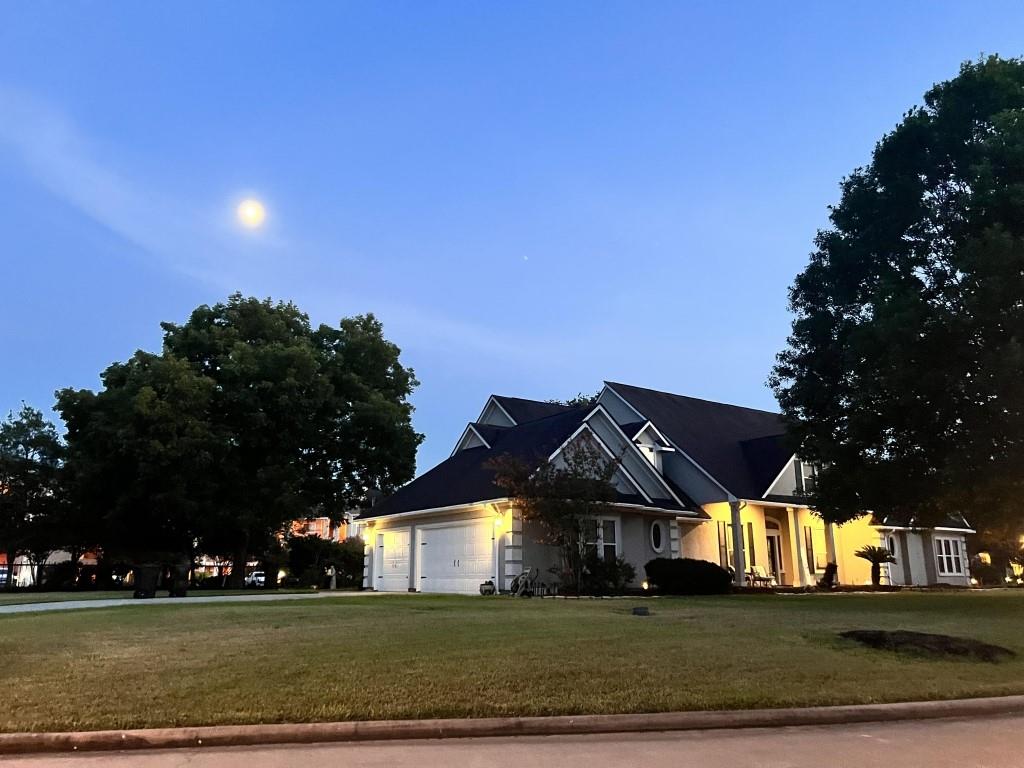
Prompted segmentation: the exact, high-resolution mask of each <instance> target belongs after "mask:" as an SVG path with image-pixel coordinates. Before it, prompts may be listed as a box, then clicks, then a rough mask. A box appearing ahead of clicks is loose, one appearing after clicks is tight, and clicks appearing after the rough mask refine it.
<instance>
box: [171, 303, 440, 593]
mask: <svg viewBox="0 0 1024 768" xmlns="http://www.w3.org/2000/svg"><path fill="white" fill-rule="evenodd" d="M163 328H164V331H165V336H164V350H165V355H168V356H171V357H174V358H177V359H180V360H184V361H187V362H188V363H189V364H190V365H191V366H192V367H193V369H194V370H196V371H197V372H198V373H199V374H200V375H202V376H203V377H204V378H206V379H208V380H209V381H211V382H212V383H213V387H214V389H213V396H212V402H211V406H210V416H209V418H210V424H211V428H212V429H213V430H214V431H215V432H217V433H218V434H219V435H221V438H222V440H223V442H224V445H225V453H224V455H223V457H222V459H221V460H220V461H219V462H218V465H217V467H216V469H215V476H216V478H217V488H218V491H219V492H218V499H217V505H216V506H217V515H216V517H215V518H214V519H213V520H211V521H210V523H211V524H210V525H208V526H206V529H205V533H204V535H203V543H204V545H205V547H206V549H207V550H210V551H222V552H225V553H226V554H229V555H230V556H231V557H232V560H233V562H234V563H235V566H236V567H235V568H234V569H233V570H232V578H233V580H234V582H235V583H236V584H238V585H240V584H241V579H242V576H243V571H244V567H239V566H240V564H244V562H245V560H246V559H247V557H248V556H249V555H250V554H259V553H261V552H262V551H264V550H265V549H266V548H267V547H268V545H270V544H271V543H272V542H273V541H274V540H275V539H276V537H277V536H278V535H280V534H281V533H282V532H283V529H284V527H285V525H286V524H287V523H288V522H289V521H291V520H295V519H298V518H302V517H308V516H314V515H315V516H321V515H324V516H328V517H331V518H332V519H334V520H339V519H341V518H342V517H343V516H344V514H345V511H346V510H348V509H352V508H354V507H356V506H358V505H360V504H362V503H364V502H365V501H366V499H367V497H368V495H369V494H370V492H371V491H373V490H379V491H383V492H390V491H392V490H394V489H395V488H396V487H397V486H398V485H400V484H402V483H404V482H406V481H407V480H409V479H411V477H412V475H413V473H414V471H415V457H416V448H417V446H418V445H419V443H420V441H421V440H422V436H421V435H419V434H417V433H416V432H415V431H414V430H413V428H412V423H411V416H412V405H411V404H410V403H409V402H408V397H409V395H410V394H411V393H412V390H413V388H414V387H415V386H416V385H417V384H418V382H417V381H416V378H415V376H414V375H413V372H412V370H411V369H408V368H406V367H404V366H403V365H402V363H401V362H400V360H399V349H398V347H397V346H395V345H394V344H392V343H391V342H389V341H387V339H385V338H384V334H383V328H382V326H381V324H380V323H379V322H378V321H377V320H376V319H375V318H374V317H373V316H372V315H366V316H359V317H354V318H347V319H344V320H342V321H341V322H340V324H339V326H338V327H337V328H334V327H331V326H326V325H322V326H320V327H319V328H317V329H313V328H312V327H311V326H310V323H309V318H308V317H307V316H306V315H305V314H304V313H302V312H301V311H300V310H299V309H298V308H297V307H296V306H295V305H294V304H291V303H285V302H278V303H275V302H273V301H271V300H269V299H266V300H263V301H261V300H258V299H254V298H244V297H242V296H241V295H239V294H235V295H232V296H231V297H230V298H229V299H228V301H227V302H224V303H220V304H216V305H214V306H212V307H210V306H202V307H199V308H198V309H196V310H195V311H194V312H193V313H192V315H191V317H190V318H189V319H188V321H187V322H186V323H184V324H182V325H175V324H172V323H164V324H163ZM270 548H271V549H273V547H270ZM271 570H272V571H273V573H274V574H276V572H277V570H276V568H272V569H271ZM267 575H268V579H271V580H272V579H273V575H272V574H271V573H270V572H269V571H268V574H267Z"/></svg>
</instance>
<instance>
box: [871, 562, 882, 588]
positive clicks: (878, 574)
mask: <svg viewBox="0 0 1024 768" xmlns="http://www.w3.org/2000/svg"><path fill="white" fill-rule="evenodd" d="M881 583H882V564H881V563H872V564H871V584H872V585H874V586H876V587H877V586H879V585H880V584H881Z"/></svg>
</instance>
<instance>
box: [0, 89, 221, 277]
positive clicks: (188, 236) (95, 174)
mask: <svg viewBox="0 0 1024 768" xmlns="http://www.w3.org/2000/svg"><path fill="white" fill-rule="evenodd" d="M0 115H2V116H3V119H2V120H0V151H3V150H7V151H9V152H11V153H12V154H13V155H14V157H15V158H16V159H17V160H19V161H20V162H21V163H22V164H23V165H24V167H25V169H26V171H27V172H28V173H29V174H30V175H31V176H32V177H33V178H34V179H35V180H36V181H37V182H38V183H39V184H41V185H42V186H43V187H45V188H46V189H47V190H49V191H50V193H51V194H53V195H54V196H56V197H58V198H60V199H62V200H64V201H65V202H67V203H69V204H70V205H72V206H74V207H75V208H77V209H78V210H79V211H81V212H82V213H83V214H85V215H86V216H88V217H89V218H91V219H92V220H93V221H95V222H97V223H98V224H100V225H102V226H104V227H106V228H108V229H109V230H111V231H112V232H114V233H116V234H117V235H119V236H120V237H122V238H124V239H125V240H126V241H128V242H130V243H132V244H133V245H135V246H137V247H138V248H140V249H141V250H142V251H144V252H145V253H147V254H148V255H150V256H152V257H154V258H156V259H159V260H160V261H161V262H162V263H163V264H164V265H165V266H167V267H169V268H171V269H174V270H176V271H179V272H182V273H184V274H187V275H189V276H191V277H194V278H197V279H200V280H203V281H206V282H214V283H218V284H220V283H224V282H225V281H226V280H229V270H225V269H224V267H225V266H228V267H229V268H230V262H231V261H233V259H232V256H233V251H234V250H235V249H233V248H231V247H230V244H229V243H227V242H224V239H223V237H218V235H217V233H216V232H214V231H211V230H210V227H209V226H208V224H207V223H206V220H205V219H206V218H207V217H205V216H204V215H203V214H202V212H201V211H199V210H196V209H193V208H191V207H190V206H189V205H187V204H183V203H182V202H180V201H177V200H173V199H167V198H166V197H165V196H163V195H161V194H160V193H159V191H158V188H157V187H155V185H145V184H139V183H137V182H136V181H134V180H132V179H130V178H129V177H128V176H126V175H124V174H123V173H120V172H119V171H117V170H115V169H114V167H113V166H111V165H109V164H104V163H102V162H100V161H99V160H97V159H96V156H97V154H98V151H97V148H96V146H95V145H94V144H93V143H92V142H90V141H89V140H88V138H87V137H86V136H84V135H83V134H82V133H81V132H80V131H79V130H78V128H77V127H76V126H75V124H74V122H73V121H72V120H71V119H70V118H69V117H68V116H67V115H65V114H64V113H63V112H61V111H60V110H58V109H56V108H55V107H53V106H52V105H50V104H48V103H46V102H44V101H42V100H39V99H36V98H34V97H32V96H31V95H29V94H26V93H24V92H22V91H18V90H14V89H10V88H4V87H0ZM225 259H227V260H228V263H227V264H225Z"/></svg>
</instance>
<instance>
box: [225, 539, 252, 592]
mask: <svg viewBox="0 0 1024 768" xmlns="http://www.w3.org/2000/svg"><path fill="white" fill-rule="evenodd" d="M248 559H249V537H248V536H246V537H245V539H244V540H243V541H241V542H239V544H238V546H237V547H235V554H234V557H232V558H231V575H230V576H228V587H229V588H231V589H242V587H244V586H245V564H246V562H247V561H248Z"/></svg>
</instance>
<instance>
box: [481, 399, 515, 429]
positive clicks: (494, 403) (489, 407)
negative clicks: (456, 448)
mask: <svg viewBox="0 0 1024 768" xmlns="http://www.w3.org/2000/svg"><path fill="white" fill-rule="evenodd" d="M477 422H478V423H480V424H491V425H493V426H495V427H514V426H515V425H516V420H515V419H513V418H512V416H511V415H510V414H509V412H508V411H507V410H505V408H504V406H502V404H501V403H500V402H498V398H496V397H495V396H494V395H491V396H490V397H489V398H487V404H486V405H484V409H483V410H482V411H480V418H478V419H477Z"/></svg>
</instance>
